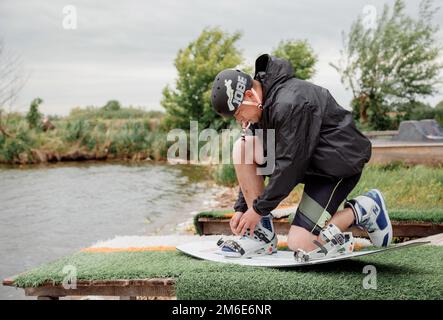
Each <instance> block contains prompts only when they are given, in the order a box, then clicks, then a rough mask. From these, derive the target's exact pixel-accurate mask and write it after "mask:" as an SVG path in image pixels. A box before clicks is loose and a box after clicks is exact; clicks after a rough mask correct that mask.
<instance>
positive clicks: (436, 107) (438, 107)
mask: <svg viewBox="0 0 443 320" xmlns="http://www.w3.org/2000/svg"><path fill="white" fill-rule="evenodd" d="M435 109H442V110H443V100H442V101H440V102H439V103H437V104H436V105H435Z"/></svg>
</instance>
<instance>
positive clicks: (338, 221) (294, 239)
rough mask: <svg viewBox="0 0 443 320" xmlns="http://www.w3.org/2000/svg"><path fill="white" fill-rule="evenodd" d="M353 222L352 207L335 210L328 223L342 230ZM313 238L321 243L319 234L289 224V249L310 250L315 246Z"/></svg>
mask: <svg viewBox="0 0 443 320" xmlns="http://www.w3.org/2000/svg"><path fill="white" fill-rule="evenodd" d="M353 222H354V213H353V212H352V209H351V208H345V209H343V210H340V211H337V213H336V214H334V216H333V217H332V218H331V220H329V222H328V223H332V224H335V225H336V226H337V227H338V228H339V229H340V231H342V232H344V231H346V230H347V229H348V228H349V227H350V226H351V225H352V224H353ZM314 240H317V241H319V242H321V243H323V241H322V240H321V239H320V237H319V236H316V235H314V234H312V233H311V232H309V231H308V230H306V229H304V228H302V227H298V226H291V228H290V230H289V234H288V247H289V249H291V250H294V251H295V250H299V249H301V250H304V251H306V252H309V251H312V250H314V249H316V248H317V246H316V245H315V244H314V243H313V241H314Z"/></svg>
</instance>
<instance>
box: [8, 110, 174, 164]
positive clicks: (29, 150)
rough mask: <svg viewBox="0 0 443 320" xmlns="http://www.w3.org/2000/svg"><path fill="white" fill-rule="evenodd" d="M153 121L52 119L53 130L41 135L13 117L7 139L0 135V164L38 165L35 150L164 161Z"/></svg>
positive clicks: (162, 140) (161, 136)
mask: <svg viewBox="0 0 443 320" xmlns="http://www.w3.org/2000/svg"><path fill="white" fill-rule="evenodd" d="M152 120H153V119H151V118H149V117H141V118H128V119H104V118H94V117H92V116H91V118H90V119H85V118H84V117H80V116H76V117H66V118H61V119H56V120H53V124H54V125H55V127H56V128H55V129H54V130H49V131H46V132H44V131H42V130H40V129H38V128H37V129H30V128H29V127H28V124H27V122H26V120H25V119H24V118H23V117H22V118H20V117H19V116H15V117H14V118H13V120H11V121H9V122H8V125H7V131H8V133H9V134H10V137H6V136H4V135H2V134H1V133H0V162H3V163H36V162H40V161H42V160H41V158H40V157H39V156H38V155H37V152H36V150H37V151H38V153H43V154H46V155H47V157H46V158H48V157H52V158H60V157H61V156H63V155H66V154H70V153H71V154H72V153H74V152H77V153H78V154H80V155H82V154H94V155H96V156H97V157H102V156H104V155H107V156H108V157H109V158H118V159H125V158H129V159H130V158H133V157H138V158H141V159H145V158H147V157H149V158H151V159H153V160H164V159H166V154H167V148H168V144H167V140H166V133H164V132H163V131H161V130H160V129H159V128H158V127H157V125H156V124H155V123H153V121H152ZM154 120H155V119H154Z"/></svg>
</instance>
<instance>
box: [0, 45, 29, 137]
mask: <svg viewBox="0 0 443 320" xmlns="http://www.w3.org/2000/svg"><path fill="white" fill-rule="evenodd" d="M25 82H26V77H25V76H24V72H23V65H22V61H21V59H20V57H19V56H18V55H17V54H14V53H13V52H11V51H10V50H7V48H6V46H5V44H4V42H3V41H2V40H1V39H0V133H2V134H3V135H5V136H7V137H9V136H11V134H10V133H8V132H7V130H6V126H5V125H4V123H3V107H5V106H6V105H8V104H11V103H12V102H13V101H14V100H15V99H16V98H17V95H18V92H19V91H20V90H21V89H22V88H23V86H24V84H25Z"/></svg>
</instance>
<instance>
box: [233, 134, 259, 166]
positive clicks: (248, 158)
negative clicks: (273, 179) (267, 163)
mask: <svg viewBox="0 0 443 320" xmlns="http://www.w3.org/2000/svg"><path fill="white" fill-rule="evenodd" d="M253 138H254V137H252V136H246V137H245V140H242V138H239V139H237V140H236V141H235V142H234V146H233V150H232V160H233V161H234V165H238V164H253V163H254V148H253V144H254V142H253Z"/></svg>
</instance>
